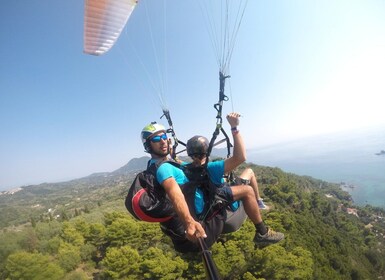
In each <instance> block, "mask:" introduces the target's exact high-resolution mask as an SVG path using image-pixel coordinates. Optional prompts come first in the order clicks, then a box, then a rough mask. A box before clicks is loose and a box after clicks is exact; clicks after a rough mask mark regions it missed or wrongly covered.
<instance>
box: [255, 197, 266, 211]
mask: <svg viewBox="0 0 385 280" xmlns="http://www.w3.org/2000/svg"><path fill="white" fill-rule="evenodd" d="M257 202H258V207H259V209H267V206H266V205H265V203H263V200H262V199H258V200H257Z"/></svg>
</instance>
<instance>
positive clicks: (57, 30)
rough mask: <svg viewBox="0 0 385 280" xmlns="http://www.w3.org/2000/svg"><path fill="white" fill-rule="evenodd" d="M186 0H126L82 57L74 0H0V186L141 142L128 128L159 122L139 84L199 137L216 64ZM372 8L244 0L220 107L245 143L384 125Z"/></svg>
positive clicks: (121, 160) (115, 157) (61, 177)
mask: <svg viewBox="0 0 385 280" xmlns="http://www.w3.org/2000/svg"><path fill="white" fill-rule="evenodd" d="M198 2H200V1H196V0H184V1H177V0H168V1H167V2H166V5H164V4H163V3H164V1H162V0H157V1H154V0H141V1H139V4H138V5H137V7H136V9H135V10H134V12H133V13H132V15H131V17H130V19H129V21H128V23H127V25H126V27H125V29H124V30H123V32H122V34H121V36H120V38H119V39H118V41H117V43H116V44H115V45H114V46H113V48H112V49H111V50H110V51H109V52H108V53H106V54H104V55H102V56H91V55H87V54H84V53H83V21H84V2H83V1H79V0H76V1H75V0H66V1H58V0H39V1H37V0H29V1H22V0H2V1H1V3H0V36H1V42H2V44H1V45H0V133H1V137H0V190H5V189H11V188H14V187H18V186H22V185H29V184H40V183H43V182H59V181H66V180H70V179H75V178H79V177H83V176H87V175H90V174H92V173H95V172H110V171H113V170H116V169H118V168H119V167H121V166H123V165H124V164H126V163H127V162H128V161H129V160H130V159H131V158H133V157H140V156H143V155H145V153H144V151H143V147H142V144H141V142H140V137H139V135H140V131H141V129H142V128H143V127H144V126H145V125H146V124H148V123H149V122H151V121H158V122H160V123H163V124H165V125H166V121H165V119H164V118H162V119H160V117H161V115H162V108H161V105H160V104H161V102H160V101H159V97H158V94H159V91H158V90H157V87H156V86H155V87H153V86H152V84H154V85H156V84H158V83H163V84H164V87H163V90H162V91H160V92H161V98H160V99H161V100H162V102H163V104H165V106H166V107H167V108H168V109H169V110H170V113H171V116H172V119H173V123H174V129H175V131H176V133H177V136H178V138H179V139H180V140H184V141H187V139H188V138H190V137H191V136H193V135H196V134H200V135H205V136H206V137H208V138H210V137H211V135H212V133H213V131H214V129H215V125H216V118H215V117H216V111H215V109H214V108H213V105H214V104H215V103H216V102H217V101H218V65H217V62H216V58H215V52H214V50H213V47H212V43H211V42H212V40H211V39H212V38H213V37H210V34H209V32H208V31H207V26H208V24H207V21H205V17H204V13H203V12H202V6H200V5H199V4H198ZM211 2H212V3H213V5H216V4H217V1H216V0H215V1H214V0H213V1H211ZM237 2H239V1H237ZM217 5H218V7H219V4H217ZM384 12H385V2H384V1H380V0H378V1H374V0H367V1H351V0H346V1H344V0H341V1H331V0H330V1H299V0H298V1H296V0H292V1H260V0H252V1H248V4H247V7H246V9H245V13H244V16H243V18H242V22H241V25H240V29H239V32H238V35H237V40H236V44H235V47H234V51H233V55H232V58H231V64H230V67H229V73H228V74H229V75H231V78H229V79H227V80H226V89H225V93H226V95H227V96H228V97H229V99H230V100H229V101H228V102H225V103H224V107H223V113H224V115H225V114H227V113H229V112H231V111H236V112H240V113H241V114H242V117H241V120H240V125H239V129H240V131H241V132H242V135H243V137H244V139H245V143H246V147H247V148H248V149H251V148H257V147H261V146H264V145H269V144H274V143H280V142H285V141H289V140H293V139H299V138H303V137H307V136H312V135H321V134H324V133H332V132H341V131H348V130H352V129H359V128H363V127H367V126H376V125H379V126H381V125H385V114H384V113H383V108H384V104H385V102H384V101H385V94H384V93H385V79H384V78H383V77H385V17H384V16H383V15H384ZM214 20H216V19H214ZM218 34H219V35H220V33H219V32H218V33H217V35H218ZM158 69H160V70H158ZM224 128H225V129H226V130H228V129H229V126H228V124H227V123H226V120H225V119H224Z"/></svg>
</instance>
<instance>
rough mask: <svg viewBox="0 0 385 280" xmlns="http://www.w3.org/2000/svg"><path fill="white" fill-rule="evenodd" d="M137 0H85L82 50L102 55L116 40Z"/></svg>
mask: <svg viewBox="0 0 385 280" xmlns="http://www.w3.org/2000/svg"><path fill="white" fill-rule="evenodd" d="M137 3H138V1H137V0H86V1H85V13H84V52H85V53H87V54H92V55H102V54H104V53H105V52H107V51H108V50H109V49H110V48H111V47H112V46H113V45H114V44H115V42H116V40H117V39H118V37H119V35H120V33H121V32H122V30H123V28H124V26H125V25H126V23H127V20H128V18H129V17H130V15H131V13H132V11H133V10H134V8H135V6H136V4H137Z"/></svg>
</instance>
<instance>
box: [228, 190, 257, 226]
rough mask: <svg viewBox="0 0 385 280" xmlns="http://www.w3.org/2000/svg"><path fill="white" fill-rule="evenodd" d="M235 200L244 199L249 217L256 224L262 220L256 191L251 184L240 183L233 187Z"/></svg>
mask: <svg viewBox="0 0 385 280" xmlns="http://www.w3.org/2000/svg"><path fill="white" fill-rule="evenodd" d="M231 190H232V193H233V198H234V200H242V202H243V205H244V207H245V212H246V214H247V216H248V217H249V219H250V220H251V221H252V222H253V223H254V224H259V223H261V222H262V217H261V213H260V211H259V207H258V203H257V200H256V199H255V193H254V190H253V188H252V187H251V186H249V185H240V186H232V187H231Z"/></svg>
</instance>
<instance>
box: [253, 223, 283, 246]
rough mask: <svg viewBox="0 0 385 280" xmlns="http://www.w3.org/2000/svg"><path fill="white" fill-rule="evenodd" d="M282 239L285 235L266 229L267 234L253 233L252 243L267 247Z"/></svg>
mask: <svg viewBox="0 0 385 280" xmlns="http://www.w3.org/2000/svg"><path fill="white" fill-rule="evenodd" d="M284 238H285V235H284V234H283V233H281V232H277V231H274V230H272V229H270V228H269V227H268V228H267V232H266V233H265V234H264V235H262V234H260V233H258V232H257V233H255V237H254V243H255V244H257V245H260V246H267V245H270V244H274V243H277V242H279V241H281V240H282V239H284Z"/></svg>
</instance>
